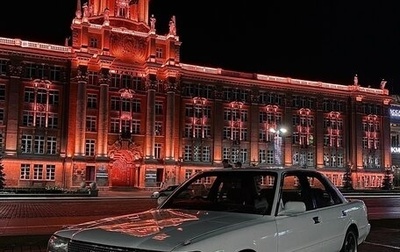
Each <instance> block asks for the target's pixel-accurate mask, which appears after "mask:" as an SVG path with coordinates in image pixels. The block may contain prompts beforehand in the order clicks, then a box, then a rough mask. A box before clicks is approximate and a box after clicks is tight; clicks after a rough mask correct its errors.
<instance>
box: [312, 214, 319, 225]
mask: <svg viewBox="0 0 400 252" xmlns="http://www.w3.org/2000/svg"><path fill="white" fill-rule="evenodd" d="M312 219H313V220H314V224H318V223H319V222H320V221H319V218H318V216H315V217H313V218H312Z"/></svg>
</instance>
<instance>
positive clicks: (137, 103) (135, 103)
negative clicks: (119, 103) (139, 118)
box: [132, 99, 141, 113]
mask: <svg viewBox="0 0 400 252" xmlns="http://www.w3.org/2000/svg"><path fill="white" fill-rule="evenodd" d="M140 103H141V102H140V100H139V99H133V101H132V112H134V113H140V111H141V109H140Z"/></svg>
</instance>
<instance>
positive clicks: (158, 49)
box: [156, 47, 164, 59]
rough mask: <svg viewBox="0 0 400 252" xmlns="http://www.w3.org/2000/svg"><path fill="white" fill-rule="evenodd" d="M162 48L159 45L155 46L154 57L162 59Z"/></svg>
mask: <svg viewBox="0 0 400 252" xmlns="http://www.w3.org/2000/svg"><path fill="white" fill-rule="evenodd" d="M163 52H164V51H163V49H162V48H160V47H157V48H156V58H159V59H162V58H163Z"/></svg>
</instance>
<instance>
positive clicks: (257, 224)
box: [47, 168, 371, 252]
mask: <svg viewBox="0 0 400 252" xmlns="http://www.w3.org/2000/svg"><path fill="white" fill-rule="evenodd" d="M199 185H200V186H199ZM158 201H159V202H161V203H160V205H159V206H158V207H157V208H155V209H150V210H148V211H144V212H140V213H132V214H128V215H123V216H115V217H109V218H105V219H100V220H97V221H91V222H87V223H83V224H78V225H74V226H70V227H66V228H64V229H62V230H59V231H57V232H55V233H54V234H53V235H52V237H51V238H50V239H49V243H48V249H47V251H57V252H66V251H69V252H78V251H111V252H114V251H154V252H155V251H160V252H161V251H169V252H188V251H199V252H206V251H229V252H243V251H246V252H249V251H251V252H263V251H268V252H279V251H281V252H283V251H302V252H305V251H307V252H316V251H318V252H320V251H324V252H330V251H332V252H333V251H341V252H354V251H357V249H358V246H359V244H361V243H362V242H364V241H365V239H366V237H367V236H368V234H369V232H370V228H371V226H370V223H369V222H368V218H367V208H366V206H365V204H364V202H363V201H362V200H355V199H354V200H347V199H346V198H345V197H344V196H343V195H342V194H341V192H340V191H339V190H338V189H337V188H336V187H335V186H334V185H333V184H332V183H331V181H330V180H329V179H328V178H327V177H325V176H324V175H323V174H322V173H320V172H318V171H316V170H308V169H292V168H285V169H279V168H277V169H260V168H224V169H214V170H210V171H203V172H199V173H197V174H196V175H194V176H192V177H191V178H189V179H188V180H187V181H186V182H184V183H183V184H182V185H180V186H179V187H177V188H176V189H175V190H174V191H173V192H172V194H171V195H170V196H169V197H166V196H159V198H158Z"/></svg>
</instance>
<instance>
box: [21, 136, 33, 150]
mask: <svg viewBox="0 0 400 252" xmlns="http://www.w3.org/2000/svg"><path fill="white" fill-rule="evenodd" d="M32 143H33V136H31V135H22V138H21V152H22V153H32Z"/></svg>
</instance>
